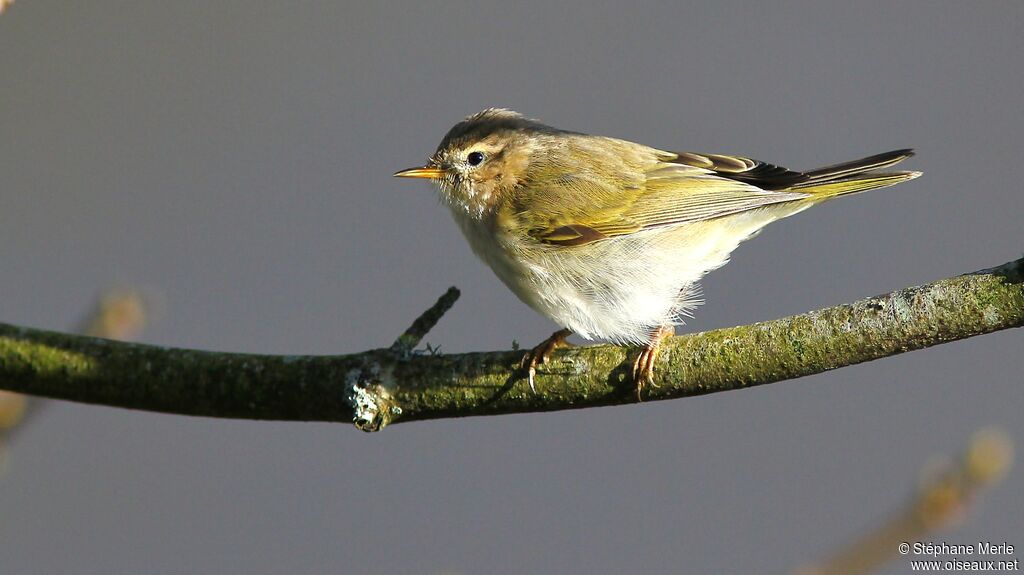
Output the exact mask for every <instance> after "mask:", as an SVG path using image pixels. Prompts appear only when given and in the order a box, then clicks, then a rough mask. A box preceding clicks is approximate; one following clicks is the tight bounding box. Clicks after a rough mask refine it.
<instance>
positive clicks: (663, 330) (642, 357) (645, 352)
mask: <svg viewBox="0 0 1024 575" xmlns="http://www.w3.org/2000/svg"><path fill="white" fill-rule="evenodd" d="M675 333H676V330H675V328H674V327H672V326H671V325H663V326H661V327H659V328H658V329H656V330H655V331H654V333H652V334H651V339H650V341H648V342H647V346H646V347H644V348H643V349H642V350H640V354H639V355H637V356H636V359H635V360H633V383H634V384H635V385H636V400H637V401H643V398H642V397H640V392H642V391H643V389H644V384H648V383H649V384H651V385H654V362H655V360H657V359H658V354H659V353H661V343H662V342H663V341H665V338H666V337H669V336H671V335H674V334H675ZM655 387H657V386H656V385H655Z"/></svg>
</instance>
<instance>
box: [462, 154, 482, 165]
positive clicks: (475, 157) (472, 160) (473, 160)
mask: <svg viewBox="0 0 1024 575" xmlns="http://www.w3.org/2000/svg"><path fill="white" fill-rule="evenodd" d="M466 161H467V162H469V165H470V166H479V165H480V164H481V163H482V162H483V161H484V153H483V152H470V153H469V155H468V156H466Z"/></svg>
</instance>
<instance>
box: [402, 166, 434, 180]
mask: <svg viewBox="0 0 1024 575" xmlns="http://www.w3.org/2000/svg"><path fill="white" fill-rule="evenodd" d="M395 177H396V178H427V179H428V180H437V179H440V178H442V177H444V170H442V169H440V168H434V167H431V166H423V167H421V168H409V169H408V170H402V171H400V172H395Z"/></svg>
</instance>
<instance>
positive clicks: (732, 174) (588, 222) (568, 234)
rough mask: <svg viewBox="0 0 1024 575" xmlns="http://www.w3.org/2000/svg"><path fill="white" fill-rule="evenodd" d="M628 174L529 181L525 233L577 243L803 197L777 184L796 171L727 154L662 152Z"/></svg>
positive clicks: (793, 178) (788, 181)
mask: <svg viewBox="0 0 1024 575" xmlns="http://www.w3.org/2000/svg"><path fill="white" fill-rule="evenodd" d="M634 171H635V177H629V175H627V176H621V173H620V174H619V175H617V177H621V179H617V180H615V181H609V180H608V178H601V177H598V176H595V175H592V174H585V173H584V174H572V175H567V176H563V177H560V178H559V179H558V180H556V181H553V182H547V183H544V184H541V183H540V182H535V183H534V186H532V187H533V188H534V189H536V190H537V192H535V193H534V194H532V195H531V197H530V205H531V208H532V209H531V210H530V212H529V213H530V215H531V217H530V218H529V220H530V221H529V223H528V224H527V226H526V227H527V233H528V234H529V235H530V236H532V237H533V238H534V239H536V240H537V241H540V242H542V243H545V244H549V245H558V246H577V245H582V244H587V243H590V242H593V241H597V240H601V239H605V238H609V237H615V236H621V235H624V234H631V233H635V232H638V231H641V230H644V229H648V228H652V227H658V226H666V225H672V224H680V223H686V222H696V221H701V220H710V219H713V218H719V217H722V216H727V215H730V214H735V213H738V212H743V211H746V210H751V209H754V208H758V207H761V206H766V205H770V204H776V203H779V202H788V201H793V200H799V199H804V198H807V197H808V195H807V194H803V193H799V192H787V191H781V190H780V189H779V188H782V187H789V186H791V185H794V184H795V183H797V182H799V181H802V179H805V178H806V176H805V175H804V174H800V173H798V172H792V171H789V170H787V169H785V168H780V167H777V166H773V165H771V164H766V163H764V162H757V161H755V160H750V159H747V158H740V157H735V156H722V155H715V154H692V153H686V154H674V153H665V155H664V156H661V157H660V158H659V161H656V162H653V163H651V164H649V165H647V166H645V167H644V168H642V169H639V170H634ZM762 186H763V187H762ZM773 188H775V189H773ZM524 223H525V222H524Z"/></svg>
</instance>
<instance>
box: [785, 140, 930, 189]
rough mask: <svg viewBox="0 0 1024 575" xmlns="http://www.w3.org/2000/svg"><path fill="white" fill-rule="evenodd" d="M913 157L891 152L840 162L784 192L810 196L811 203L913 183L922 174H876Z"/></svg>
mask: <svg viewBox="0 0 1024 575" xmlns="http://www.w3.org/2000/svg"><path fill="white" fill-rule="evenodd" d="M913 155H914V151H913V150H910V149H906V150H893V151H891V152H885V153H882V154H876V155H874V156H870V157H867V158H862V159H860V160H853V161H852V162H843V163H840V164H834V165H831V166H826V167H824V168H818V169H816V170H811V171H809V172H804V176H806V178H807V179H805V180H804V181H802V182H800V183H798V184H796V185H794V186H792V187H791V188H789V189H788V190H787V191H793V192H801V193H805V194H811V196H812V198H810V199H814V200H819V199H828V198H834V197H836V196H845V195H846V194H855V193H857V192H865V191H867V190H874V189H877V188H886V187H889V186H894V185H896V184H899V183H900V182H905V181H907V180H912V179H914V178H916V177H918V176H920V175H921V172H877V171H875V170H879V169H883V168H888V167H889V166H892V165H894V164H897V163H899V162H902V161H903V160H905V159H907V158H909V157H910V156H913Z"/></svg>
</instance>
